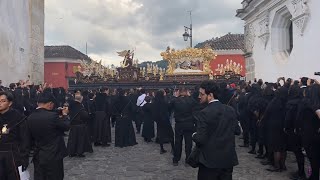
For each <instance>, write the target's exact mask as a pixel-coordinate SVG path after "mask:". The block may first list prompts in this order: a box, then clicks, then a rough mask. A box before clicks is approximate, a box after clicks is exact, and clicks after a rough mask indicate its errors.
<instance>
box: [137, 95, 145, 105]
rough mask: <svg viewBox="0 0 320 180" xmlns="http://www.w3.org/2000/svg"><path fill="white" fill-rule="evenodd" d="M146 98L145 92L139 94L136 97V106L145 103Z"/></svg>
mask: <svg viewBox="0 0 320 180" xmlns="http://www.w3.org/2000/svg"><path fill="white" fill-rule="evenodd" d="M145 98H146V94H141V95H140V96H139V97H138V99H137V106H140V107H142V106H144V105H145V104H146V101H145V100H144V99H145Z"/></svg>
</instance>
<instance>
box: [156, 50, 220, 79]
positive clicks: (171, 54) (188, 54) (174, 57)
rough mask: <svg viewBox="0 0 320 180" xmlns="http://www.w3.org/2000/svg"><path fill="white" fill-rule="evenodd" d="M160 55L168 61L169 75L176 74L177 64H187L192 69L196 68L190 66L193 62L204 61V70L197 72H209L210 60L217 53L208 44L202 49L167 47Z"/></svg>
mask: <svg viewBox="0 0 320 180" xmlns="http://www.w3.org/2000/svg"><path fill="white" fill-rule="evenodd" d="M160 55H161V56H162V58H163V59H164V60H166V61H168V69H167V72H166V73H167V74H168V75H173V74H174V71H175V70H176V69H177V68H176V66H177V65H179V66H181V65H183V66H186V65H187V66H188V67H189V68H190V69H191V70H194V67H191V66H190V65H191V64H192V62H198V63H202V65H203V66H202V70H201V71H199V72H196V74H199V73H200V74H201V73H202V74H209V73H210V72H211V69H210V62H211V61H212V60H213V59H215V58H216V56H217V54H216V53H215V52H214V51H213V50H212V49H211V47H210V46H208V45H206V46H205V47H204V48H202V49H198V48H187V49H182V50H175V49H171V48H170V47H167V49H166V51H165V52H162V53H161V54H160ZM183 68H184V67H183ZM198 70H200V69H198ZM191 73H192V71H191Z"/></svg>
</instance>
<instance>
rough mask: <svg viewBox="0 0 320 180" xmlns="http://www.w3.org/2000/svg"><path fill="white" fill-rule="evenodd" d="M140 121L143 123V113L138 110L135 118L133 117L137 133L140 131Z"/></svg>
mask: <svg viewBox="0 0 320 180" xmlns="http://www.w3.org/2000/svg"><path fill="white" fill-rule="evenodd" d="M142 123H143V113H142V112H141V111H140V112H137V114H136V119H135V124H136V129H137V132H138V133H140V131H141V125H142Z"/></svg>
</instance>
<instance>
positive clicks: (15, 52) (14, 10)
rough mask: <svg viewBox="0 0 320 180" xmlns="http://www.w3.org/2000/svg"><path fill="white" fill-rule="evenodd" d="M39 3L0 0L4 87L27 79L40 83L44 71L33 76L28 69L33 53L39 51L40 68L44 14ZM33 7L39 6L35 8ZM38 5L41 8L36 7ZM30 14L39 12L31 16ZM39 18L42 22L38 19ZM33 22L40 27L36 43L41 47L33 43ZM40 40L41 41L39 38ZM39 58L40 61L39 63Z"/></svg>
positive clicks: (0, 57) (0, 72) (0, 67)
mask: <svg viewBox="0 0 320 180" xmlns="http://www.w3.org/2000/svg"><path fill="white" fill-rule="evenodd" d="M41 3H42V4H44V2H43V0H42V2H41V1H39V2H35V0H23V1H21V0H0V79H1V80H2V81H3V84H4V85H8V84H9V83H11V82H18V81H19V80H22V79H23V80H25V79H27V76H28V75H30V76H31V80H32V81H34V82H36V83H37V82H39V81H41V79H43V70H42V72H38V73H37V75H35V74H34V73H32V72H33V69H32V68H31V64H32V63H31V62H32V61H31V58H30V54H32V52H33V49H35V48H36V49H38V50H39V51H38V52H40V56H39V58H38V62H39V64H41V63H42V66H43V49H44V47H43V39H44V33H43V29H44V27H43V23H42V24H41V21H44V12H43V10H41V8H42V7H41ZM35 4H38V5H37V6H35ZM39 4H40V5H39ZM30 9H33V11H37V10H36V9H38V11H37V12H42V13H37V14H36V15H32V13H31V12H30ZM36 16H39V17H40V20H39V19H38V20H37V21H34V20H33V19H35V18H34V17H36ZM41 17H42V18H41ZM32 22H37V23H38V24H39V26H38V27H39V28H38V29H39V31H37V32H38V35H37V37H38V41H40V42H41V41H42V43H38V44H35V43H32V37H33V36H32V33H31V32H32V26H31V23H32ZM41 37H42V38H41ZM40 58H41V59H40Z"/></svg>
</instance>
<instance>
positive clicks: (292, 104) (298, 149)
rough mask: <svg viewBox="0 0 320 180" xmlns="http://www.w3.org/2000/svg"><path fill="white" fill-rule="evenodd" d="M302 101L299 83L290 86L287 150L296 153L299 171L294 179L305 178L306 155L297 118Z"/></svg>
mask: <svg viewBox="0 0 320 180" xmlns="http://www.w3.org/2000/svg"><path fill="white" fill-rule="evenodd" d="M300 103H301V96H300V87H299V85H292V86H291V87H290V88H289V97H288V102H287V104H286V118H285V123H284V126H285V132H286V134H287V135H288V141H287V150H288V151H292V152H293V153H294V154H295V157H296V160H297V164H298V172H297V173H296V174H294V175H293V176H292V179H304V178H305V172H304V155H303V153H302V142H301V135H300V133H297V131H296V128H297V126H296V124H297V123H296V120H297V116H298V107H299V105H300Z"/></svg>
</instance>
